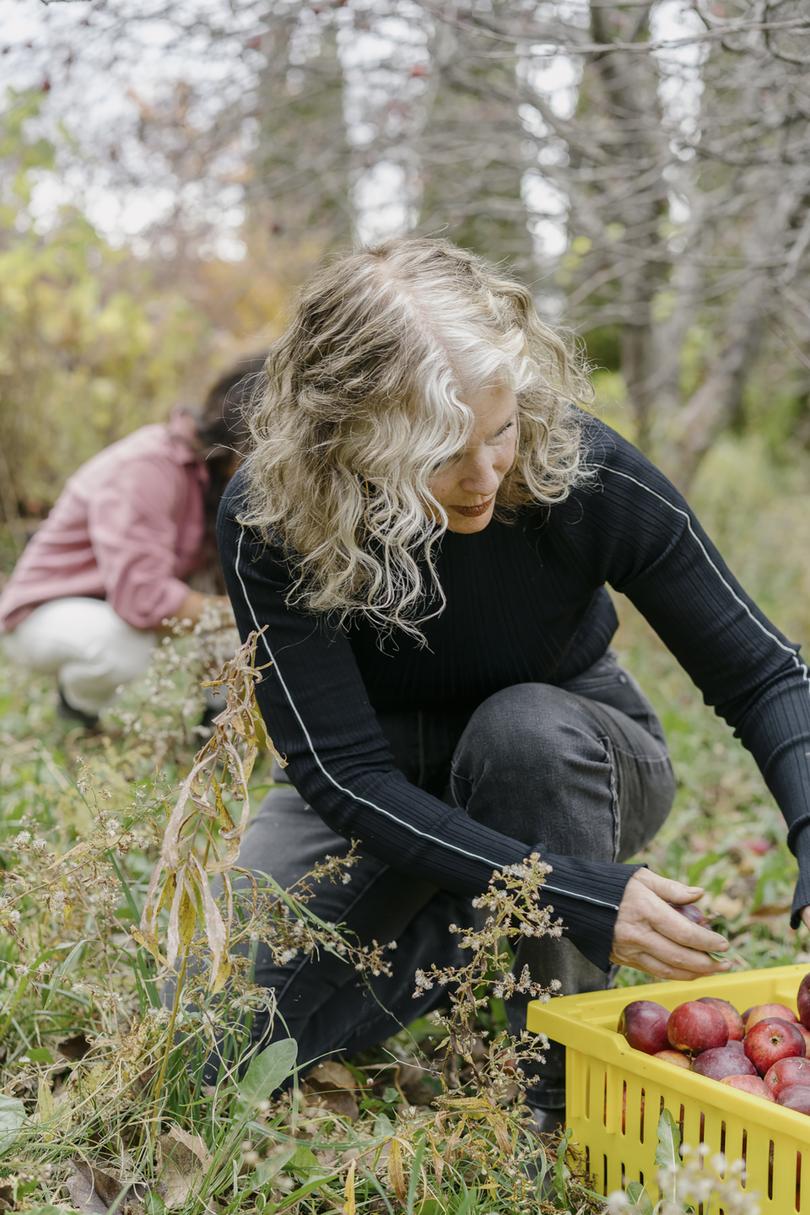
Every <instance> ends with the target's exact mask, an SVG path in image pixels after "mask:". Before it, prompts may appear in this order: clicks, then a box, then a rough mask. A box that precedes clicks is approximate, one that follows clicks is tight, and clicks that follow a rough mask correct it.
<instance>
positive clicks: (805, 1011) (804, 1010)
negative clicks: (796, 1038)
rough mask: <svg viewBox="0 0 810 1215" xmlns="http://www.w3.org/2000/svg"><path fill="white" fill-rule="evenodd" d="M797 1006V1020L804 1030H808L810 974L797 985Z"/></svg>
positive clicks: (809, 1023)
mask: <svg viewBox="0 0 810 1215" xmlns="http://www.w3.org/2000/svg"><path fill="white" fill-rule="evenodd" d="M796 1003H797V1004H798V1006H799V1020H800V1021H801V1023H802V1025H803V1026H804V1028H805V1029H810V974H807V975H805V976H804V978H803V979H802V981H801V983H800V984H799V994H798V996H797V998H796Z"/></svg>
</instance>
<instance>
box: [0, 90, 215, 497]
mask: <svg viewBox="0 0 810 1215" xmlns="http://www.w3.org/2000/svg"><path fill="white" fill-rule="evenodd" d="M38 106H39V99H38V97H37V96H36V95H32V94H18V95H16V96H13V97H12V103H11V104H10V105H9V106H8V107H7V108H6V109H5V110H4V111H3V113H2V115H1V116H0V124H2V125H0V183H2V184H0V203H1V204H2V213H3V220H4V224H3V227H4V229H5V235H4V236H3V237H2V238H0V318H1V319H0V411H1V412H0V417H1V418H2V451H3V458H4V466H3V468H2V476H3V480H4V496H3V497H4V506H5V507H6V509H7V510H8V509H9V504H10V503H12V504H16V506H17V507H18V509H22V510H23V511H36V510H37V509H38V508H40V507H41V505H44V504H48V503H50V502H51V501H52V500H53V496H54V485H55V483H59V482H61V481H62V480H63V479H64V476H65V474H66V473H67V472H69V471H71V470H72V469H74V468H75V467H76V466H77V465H78V464H80V463H81V462H82V461H83V460H85V459H87V458H88V457H89V456H91V455H93V454H94V453H95V452H96V451H98V450H99V448H100V447H102V446H104V445H105V444H107V443H109V442H111V441H113V440H114V439H116V438H119V437H120V436H121V435H122V434H125V433H126V432H127V431H129V430H132V429H134V428H135V427H136V426H138V425H141V424H142V423H144V422H146V421H152V420H156V419H158V418H160V417H163V416H165V414H166V412H167V410H168V407H169V406H170V405H171V404H172V402H173V401H174V400H175V398H176V396H177V393H178V390H179V388H180V385H181V381H182V375H183V369H184V366H185V364H186V363H187V362H188V360H189V359H190V357H191V356H192V354H193V352H194V351H195V350H197V349H199V347H200V345H201V344H202V342H203V341H204V339H205V336H206V329H207V321H206V319H205V317H204V316H203V315H202V314H201V313H199V312H198V311H196V310H195V309H193V308H192V307H190V306H189V305H188V303H187V302H186V301H185V300H184V299H183V298H182V296H181V295H180V294H179V293H177V292H159V293H156V292H155V291H154V290H153V289H152V285H151V283H150V281H149V272H148V268H146V267H140V266H139V265H138V264H137V261H136V260H135V259H134V258H133V256H132V254H130V253H129V252H123V251H119V250H115V249H113V248H112V247H111V246H110V245H109V244H108V243H107V242H105V241H104V240H103V239H102V238H101V237H100V236H99V234H98V233H97V232H96V231H95V230H94V228H93V227H92V226H91V225H90V224H89V223H88V221H87V220H86V219H85V218H84V216H82V215H81V214H80V213H79V212H77V211H76V210H75V209H72V208H67V207H66V208H63V209H62V210H60V212H59V215H58V219H57V221H56V223H55V225H54V226H53V227H52V228H49V229H48V230H47V231H45V232H41V231H39V230H38V226H37V224H36V222H35V220H34V219H33V218H32V217H31V215H30V213H29V210H28V203H29V200H30V194H31V189H32V186H33V183H34V181H35V180H37V181H38V182H41V181H42V179H43V177H44V176H46V175H48V174H51V175H53V172H54V170H53V147H52V145H51V144H50V143H49V142H48V140H46V139H43V138H40V137H38V136H36V135H35V134H33V133H31V131H32V128H35V127H36V122H35V120H36V117H37V110H38ZM54 185H55V187H56V185H57V183H56V181H54Z"/></svg>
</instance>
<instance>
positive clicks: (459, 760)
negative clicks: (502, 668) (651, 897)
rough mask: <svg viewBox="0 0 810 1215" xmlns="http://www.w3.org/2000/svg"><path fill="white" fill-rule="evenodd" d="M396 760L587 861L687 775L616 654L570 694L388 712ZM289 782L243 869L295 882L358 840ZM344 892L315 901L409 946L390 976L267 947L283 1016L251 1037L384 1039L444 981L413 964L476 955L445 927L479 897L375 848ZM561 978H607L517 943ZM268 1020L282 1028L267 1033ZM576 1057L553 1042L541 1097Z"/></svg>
mask: <svg viewBox="0 0 810 1215" xmlns="http://www.w3.org/2000/svg"><path fill="white" fill-rule="evenodd" d="M380 724H381V726H382V728H383V730H384V732H385V733H386V735H387V737H388V739H389V741H390V743H391V746H392V748H393V752H394V756H395V759H396V761H397V764H398V766H399V767H400V768H401V770H402V771H403V772H404V773H405V775H406V776H407V777H408V779H409V780H410V781H411V782H413V783H414V784H417V785H419V786H420V787H421V788H423V789H426V790H428V791H430V792H431V793H433V794H435V795H436V796H438V797H440V798H442V799H443V800H445V801H447V802H448V803H449V804H456V805H458V806H460V807H462V808H463V809H465V810H466V811H467V813H469V814H470V815H471V816H472V817H473V818H475V819H478V820H479V821H482V822H485V823H487V824H488V825H489V826H491V827H494V828H497V829H498V830H499V831H502V832H504V833H505V834H507V835H511V836H513V837H514V838H516V839H518V840H523V841H525V843H526V844H527V845H539V848H540V851H541V853H542V850H543V848H544V847H545V848H547V849H548V850H549V851H552V852H559V853H563V854H567V855H574V856H582V857H586V858H589V859H603V860H626V859H628V858H629V857H631V856H633V855H634V854H635V853H637V852H638V851H639V849H641V848H642V847H644V845H645V844H647V843H648V842H649V841H650V840H651V839H652V837H653V836H654V835H655V833H656V831H657V830H658V828H659V827H660V826H661V824H662V823H663V821H664V819H665V818H666V816H667V814H668V812H669V809H670V807H671V804H672V800H673V796H674V790H675V782H674V778H673V775H672V767H671V765H670V761H669V757H668V755H667V748H666V743H665V741H664V735H663V731H662V729H661V726H660V724H659V722H658V719H657V718H656V716H655V713H654V712H653V709H652V707H651V706H650V704H649V702H648V701H647V700H646V698H645V697H644V695H643V694H642V692H641V690H640V689H639V687H638V685H637V684H636V683H635V681H634V680H633V679H632V678H631V677H630V676H629V675H628V674H626V673H625V672H624V671H623V670H621V668H620V667H619V666H618V664H617V662H616V658H615V655H614V654H613V653H612V651H608V652H607V653H606V654H605V655H604V656H603V657H602V658H601V659H600V660H599V661H598V662H596V663H595V664H594V665H593V666H592V667H591V668H590V669H589V670H588V671H586V672H584V673H583V674H582V675H579V676H577V677H576V678H575V679H573V680H571V681H570V682H569V683H566V684H565V685H563V686H561V687H556V686H552V685H549V684H542V683H525V684H519V685H516V686H514V687H509V688H505V689H503V690H502V691H500V692H497V693H495V694H494V695H493V696H490V697H489V699H487V700H485V701H484V702H483V703H482V704H480V705H479V706H478V708H477V709H476V710H475V712H474V713H473V714H472V716H468V715H467V714H463V715H458V714H456V715H453V714H447V713H443V712H432V711H429V710H426V711H420V712H410V713H403V714H398V715H395V716H385V715H382V716H381V717H380ZM274 779H275V780H278V781H279V782H281V783H279V784H278V785H277V786H276V787H275V788H273V789H271V791H270V792H269V793H268V795H267V797H266V798H265V800H264V802H263V803H262V805H261V806H260V808H259V810H258V812H257V813H256V815H255V817H254V818H253V820H252V821H251V823H250V826H249V828H248V831H247V833H246V835H245V839H244V842H243V846H242V850H241V854H240V858H239V864H240V865H243V866H244V867H245V868H248V869H251V870H253V871H254V872H255V873H256V874H257V876H260V875H261V874H262V873H269V874H272V876H273V877H274V879H275V880H276V881H277V882H279V883H280V884H281V885H282V886H284V887H287V886H289V885H291V884H292V883H293V882H294V881H296V880H297V879H298V878H299V877H300V876H301V875H302V874H303V873H305V872H306V871H307V870H308V869H310V868H311V867H312V866H313V865H314V864H315V863H316V862H317V861H320V860H322V859H323V858H324V856H325V855H326V854H327V853H331V854H333V855H340V854H343V853H345V851H346V850H347V847H348V845H347V843H346V841H345V840H344V839H343V838H342V837H340V836H338V835H336V834H335V833H334V832H333V831H331V830H330V828H329V827H327V826H326V824H325V823H324V822H323V821H322V820H321V819H320V818H319V817H318V815H317V814H316V813H315V812H314V811H313V810H312V809H311V808H310V807H309V806H308V805H306V804H305V803H304V801H303V800H302V798H301V797H300V796H299V795H298V793H297V792H296V790H295V789H294V788H293V787H292V786H291V785H290V784H289V783H288V782H286V778H285V776H284V773H283V771H282V770H281V768H279V767H278V766H275V767H274ZM350 873H351V881H350V882H349V883H348V884H346V885H341V884H332V883H328V882H324V883H323V884H322V886H320V887H318V888H317V894H316V897H315V900H314V901H313V902H312V903H310V904H309V906H310V907H311V909H312V910H313V911H315V912H316V914H317V915H319V916H320V917H321V918H322V919H324V920H329V921H332V922H333V923H336V924H343V925H345V926H346V928H348V929H350V930H351V931H352V932H353V933H354V934H356V935H357V937H358V938H359V939H360V940H361V941H364V942H370V941H371V940H372V938H376V940H378V941H380V942H383V943H385V942H388V941H392V940H396V941H397V949H396V951H395V952H393V953H392V954H391V955H390V960H391V962H392V966H393V970H394V974H393V976H392V977H390V978H389V977H379V978H376V979H370V980H366V979H361V978H360V977H359V976H358V974H357V973H356V972H355V971H354V970H353V969H352V968H351V967H350V966H349V965H347V964H346V963H345V962H344V961H342V960H341V959H340V958H337V957H335V956H333V955H331V954H328V953H326V952H323V951H322V952H321V955H320V957H319V958H318V959H317V960H307V959H306V958H305V957H303V958H302V956H301V955H299V956H298V957H297V958H294V959H293V960H292V961H291V962H290V963H288V964H287V965H286V966H282V965H277V964H274V963H273V961H272V958H271V957H270V954H269V951H268V950H267V949H266V948H264V947H261V946H260V947H259V951H258V954H257V958H256V968H255V979H256V981H257V982H258V983H259V984H261V985H263V986H266V987H272V988H274V989H275V992H276V999H277V1004H278V1010H279V1012H280V1014H281V1017H282V1018H283V1021H284V1023H285V1025H286V1028H285V1025H282V1024H281V1020H280V1018H276V1021H275V1024H274V1025H273V1026H272V1027H268V1025H267V1024H266V1023H264V1024H257V1025H255V1026H254V1029H253V1039H254V1041H256V1040H261V1041H262V1042H263V1043H264V1042H269V1041H272V1040H273V1038H275V1037H284V1036H286V1035H287V1034H288V1033H289V1034H291V1035H292V1036H293V1037H294V1038H295V1039H296V1040H297V1042H298V1045H299V1055H298V1057H299V1061H300V1062H301V1063H308V1062H310V1061H312V1062H314V1061H315V1060H317V1059H318V1058H320V1057H321V1056H324V1055H326V1054H333V1055H335V1054H337V1055H345V1054H351V1053H353V1052H356V1051H358V1050H361V1049H363V1048H366V1047H368V1046H370V1045H373V1044H375V1043H378V1042H380V1041H382V1040H383V1039H385V1038H386V1037H388V1036H390V1035H391V1034H392V1033H395V1032H397V1031H398V1030H399V1029H401V1028H402V1026H403V1025H407V1024H408V1023H409V1022H411V1021H413V1020H414V1019H415V1018H416V1017H417V1016H419V1015H421V1014H423V1013H425V1012H426V1011H428V1010H429V1009H430V1008H432V1007H435V1006H436V1004H437V1002H438V1001H440V1000H441V999H442V996H443V992H442V990H441V989H434V990H433V991H430V992H427V993H423V995H422V997H421V998H420V999H418V1000H415V999H413V998H412V992H413V991H414V986H415V984H414V971H415V970H416V969H417V968H419V967H421V968H427V967H428V966H429V964H430V963H431V962H434V961H435V962H436V963H437V964H438V965H440V966H444V965H447V964H449V963H453V962H456V963H458V962H460V961H462V960H467V958H468V956H469V955H468V954H467V955H462V954H460V952H459V951H458V950H457V946H456V943H455V937H454V936H452V935H451V934H450V933H449V932H448V930H447V929H448V925H449V924H450V923H453V922H455V923H456V924H465V923H467V924H470V923H472V922H473V921H474V917H475V912H474V911H473V908H472V906H471V903H470V900H469V899H466V898H464V897H462V896H459V895H454V894H450V893H448V892H447V891H442V890H440V889H438V888H437V887H436V886H434V885H432V884H431V883H430V882H428V881H424V880H422V879H420V878H419V877H418V875H414V874H412V873H403V872H400V871H398V870H396V869H394V868H392V867H390V866H388V865H386V864H384V863H383V862H381V861H379V860H377V859H376V858H375V857H373V856H371V855H364V856H362V858H361V860H360V862H359V863H358V864H356V865H354V866H353V867H352V869H351V870H350ZM524 964H528V966H529V968H530V971H531V973H532V976H533V977H534V978H536V979H538V980H539V981H541V982H544V983H547V982H548V981H549V980H550V979H552V978H557V979H559V980H560V982H561V984H562V993H563V994H568V993H574V992H579V991H593V990H596V989H599V988H602V987H605V986H606V985H607V981H608V976H607V975H605V974H604V972H602V971H601V970H599V969H598V968H597V967H595V966H594V965H593V964H592V963H590V962H588V961H587V960H586V959H585V958H584V957H583V955H582V954H581V953H580V952H579V950H578V949H577V948H576V947H575V946H574V945H573V944H572V942H571V941H568V940H565V939H562V940H551V939H539V940H538V939H535V938H530V939H526V940H523V941H520V942H519V943H518V945H517V955H516V965H517V967H518V968H520V967H522V966H523V965H524ZM526 1004H527V997H523V998H521V997H519V996H518V997H515V998H513V999H512V1000H510V1001H508V1002H507V1010H508V1015H509V1021H510V1025H511V1027H512V1029H513V1030H515V1031H517V1032H519V1031H520V1030H521V1029H522V1028H524V1027H525V1016H526ZM268 1029H270V1032H269V1033H268ZM564 1084H565V1063H564V1053H563V1050H562V1048H561V1047H558V1046H556V1045H555V1046H554V1047H552V1050H551V1051H550V1052H549V1054H548V1058H547V1061H546V1063H545V1065H539V1066H538V1070H537V1073H536V1083H535V1084H533V1086H532V1088H531V1089H530V1090H529V1095H530V1099H531V1100H532V1101H533V1103H535V1104H537V1105H540V1106H545V1107H559V1106H561V1105H563V1104H564V1102H565V1089H564Z"/></svg>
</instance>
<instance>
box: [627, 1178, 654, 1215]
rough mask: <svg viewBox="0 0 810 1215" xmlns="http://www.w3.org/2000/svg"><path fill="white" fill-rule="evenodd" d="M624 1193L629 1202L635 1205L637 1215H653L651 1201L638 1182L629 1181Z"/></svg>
mask: <svg viewBox="0 0 810 1215" xmlns="http://www.w3.org/2000/svg"><path fill="white" fill-rule="evenodd" d="M625 1193H626V1195H627V1197H628V1198H629V1199H630V1201H631V1202H633V1203H635V1206H636V1210H637V1211H638V1213H639V1215H653V1213H654V1207H653V1204H652V1199H651V1198H650V1196H649V1194H648V1193H647V1191H646V1190H645V1189H644V1186H643V1185H642V1183H641V1182H640V1181H631V1182H630V1184H629V1185H628V1187H627V1189H626V1190H625Z"/></svg>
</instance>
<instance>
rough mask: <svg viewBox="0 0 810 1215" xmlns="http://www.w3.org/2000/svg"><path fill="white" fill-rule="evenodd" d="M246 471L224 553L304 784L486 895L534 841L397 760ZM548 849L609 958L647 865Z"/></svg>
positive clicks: (581, 929) (360, 833)
mask: <svg viewBox="0 0 810 1215" xmlns="http://www.w3.org/2000/svg"><path fill="white" fill-rule="evenodd" d="M238 485H239V478H236V480H235V481H234V482H232V485H231V488H230V490H229V492H228V494H227V495H226V498H225V499H224V500H223V504H222V507H221V509H220V515H219V524H218V539H219V547H220V557H221V562H222V567H223V571H224V574H225V579H226V583H227V586H228V591H229V594H230V597H231V600H232V603H233V609H234V615H235V617H236V622H237V625H238V627H239V631H240V633H241V635H242V637H243V638H245V637H247V635H248V634H249V633H250V632H251V631H252V630H259V629H263V630H264V631H263V632H262V635H261V640H260V646H261V647H263V653H262V654H261V658H262V660H263V661H264V662H266V663H269V666H268V667H267V669H266V671H265V672H264V674H263V677H262V679H261V681H260V682H259V683H258V685H257V689H256V695H257V699H258V703H259V706H260V708H261V711H262V714H263V716H264V718H265V721H266V723H267V726H268V731H269V733H270V735H271V737H272V738H273V742H274V745H275V746H276V748H277V749H278V750H279V751H280V752H281V753H282V754H283V755H284V756H285V757H286V759H287V762H288V768H287V774H288V775H289V777H290V779H291V781H292V783H293V785H294V786H295V787H296V788H297V790H298V792H299V793H300V794H301V796H302V797H303V798H304V799H305V800H306V801H307V802H308V803H309V804H310V805H311V806H312V807H313V809H314V810H315V811H316V812H317V813H318V814H319V815H320V816H321V817H322V818H323V819H324V821H325V822H326V823H328V825H329V826H330V827H331V828H332V829H333V830H334V831H336V832H337V833H338V834H340V835H342V836H344V837H345V838H347V839H351V838H356V839H358V840H360V841H361V843H362V844H363V846H364V848H366V849H367V850H368V851H369V852H370V853H372V854H373V855H375V856H377V857H379V858H380V859H382V860H384V861H386V862H387V863H388V864H390V865H392V866H394V867H395V868H397V869H400V870H404V871H406V872H411V873H418V874H419V875H420V876H421V877H424V878H428V879H430V880H432V881H434V882H435V883H436V885H437V887H441V888H445V889H448V890H453V891H456V892H459V893H462V894H468V895H475V894H478V893H480V892H481V891H482V890H484V889H485V887H486V886H487V884H488V882H489V880H490V878H491V876H492V873H493V871H494V870H496V869H500V868H503V867H504V866H506V865H510V864H515V863H517V862H519V861H521V860H522V859H523V858H524V857H525V856H526V855H527V853H528V852H530V851H532V850H533V849H532V848H531V847H527V845H526V844H525V843H522V842H520V841H518V840H516V839H513V838H511V837H510V836H507V835H503V834H501V833H499V832H498V831H495V830H493V829H491V828H489V827H487V826H485V825H483V824H481V823H477V822H476V821H474V820H473V819H472V818H470V817H469V816H468V815H467V814H466V813H465V812H464V811H463V810H461V809H460V808H458V807H453V806H449V805H447V804H446V803H445V802H443V801H441V800H440V799H438V798H436V797H433V796H432V795H431V794H429V793H427V792H425V791H424V790H422V789H420V788H419V787H418V786H416V785H414V784H411V783H410V782H409V781H408V780H407V779H406V778H405V776H404V774H403V773H402V772H401V771H400V770H399V769H398V768H396V767H395V765H394V761H393V756H392V754H391V750H390V747H389V745H388V742H387V740H386V738H385V736H384V734H383V732H382V730H381V728H380V726H379V723H378V721H377V718H376V714H375V713H374V710H373V707H372V705H371V703H370V701H369V698H368V695H367V692H366V688H365V685H364V683H363V680H362V677H361V676H360V673H359V670H358V668H357V665H356V661H355V657H354V654H353V652H352V649H351V646H350V645H349V642H348V640H347V638H346V636H345V635H344V634H343V633H342V632H340V631H338V630H335V629H332V628H330V627H329V625H328V624H327V622H326V619H325V618H324V617H323V616H318V617H314V616H311V615H306V614H305V613H303V612H301V611H298V610H293V609H291V608H288V607H287V606H286V605H285V602H284V599H285V595H286V592H287V590H288V588H289V585H290V577H289V571H288V569H287V568H286V566H285V563H284V560H283V557H282V555H281V554H280V552H279V551H278V550H277V549H276V548H274V547H273V546H269V545H265V544H263V543H262V542H261V541H259V540H258V539H257V537H256V536H255V534H254V533H252V532H251V531H249V530H247V529H245V528H243V527H241V526H240V524H239V523H238V522H237V521H236V517H235V516H236V512H237V505H238ZM537 851H539V852H540V853H541V855H542V856H543V859H544V860H545V861H547V862H548V863H549V864H550V865H551V866H552V873H551V874H550V875H549V877H548V880H547V883H546V885H545V887H544V893H545V895H546V896H547V898H548V901H549V902H550V903H551V904H552V905H553V907H554V910H555V912H556V913H557V914H558V915H560V916H561V917H562V919H563V922H564V924H565V926H566V929H567V931H568V933H569V934H570V936H571V938H572V940H573V941H574V943H575V944H576V945H577V946H578V948H579V949H580V950H581V951H582V952H583V953H584V954H585V955H586V956H587V957H589V958H590V959H591V960H592V961H594V962H595V963H596V964H597V965H599V966H601V967H602V968H603V969H607V968H608V965H609V954H610V949H611V944H612V938H613V928H614V924H615V918H616V913H617V911H618V906H619V903H620V901H621V898H622V895H623V892H624V888H625V886H626V884H627V882H628V881H629V879H630V877H631V876H632V874H633V873H634V872H635V869H636V868H637V866H631V865H621V864H613V863H610V862H604V863H602V862H587V861H583V860H581V859H580V858H572V857H565V856H557V855H553V854H549V853H547V852H545V851H544V849H542V847H540V846H539V845H537Z"/></svg>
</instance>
